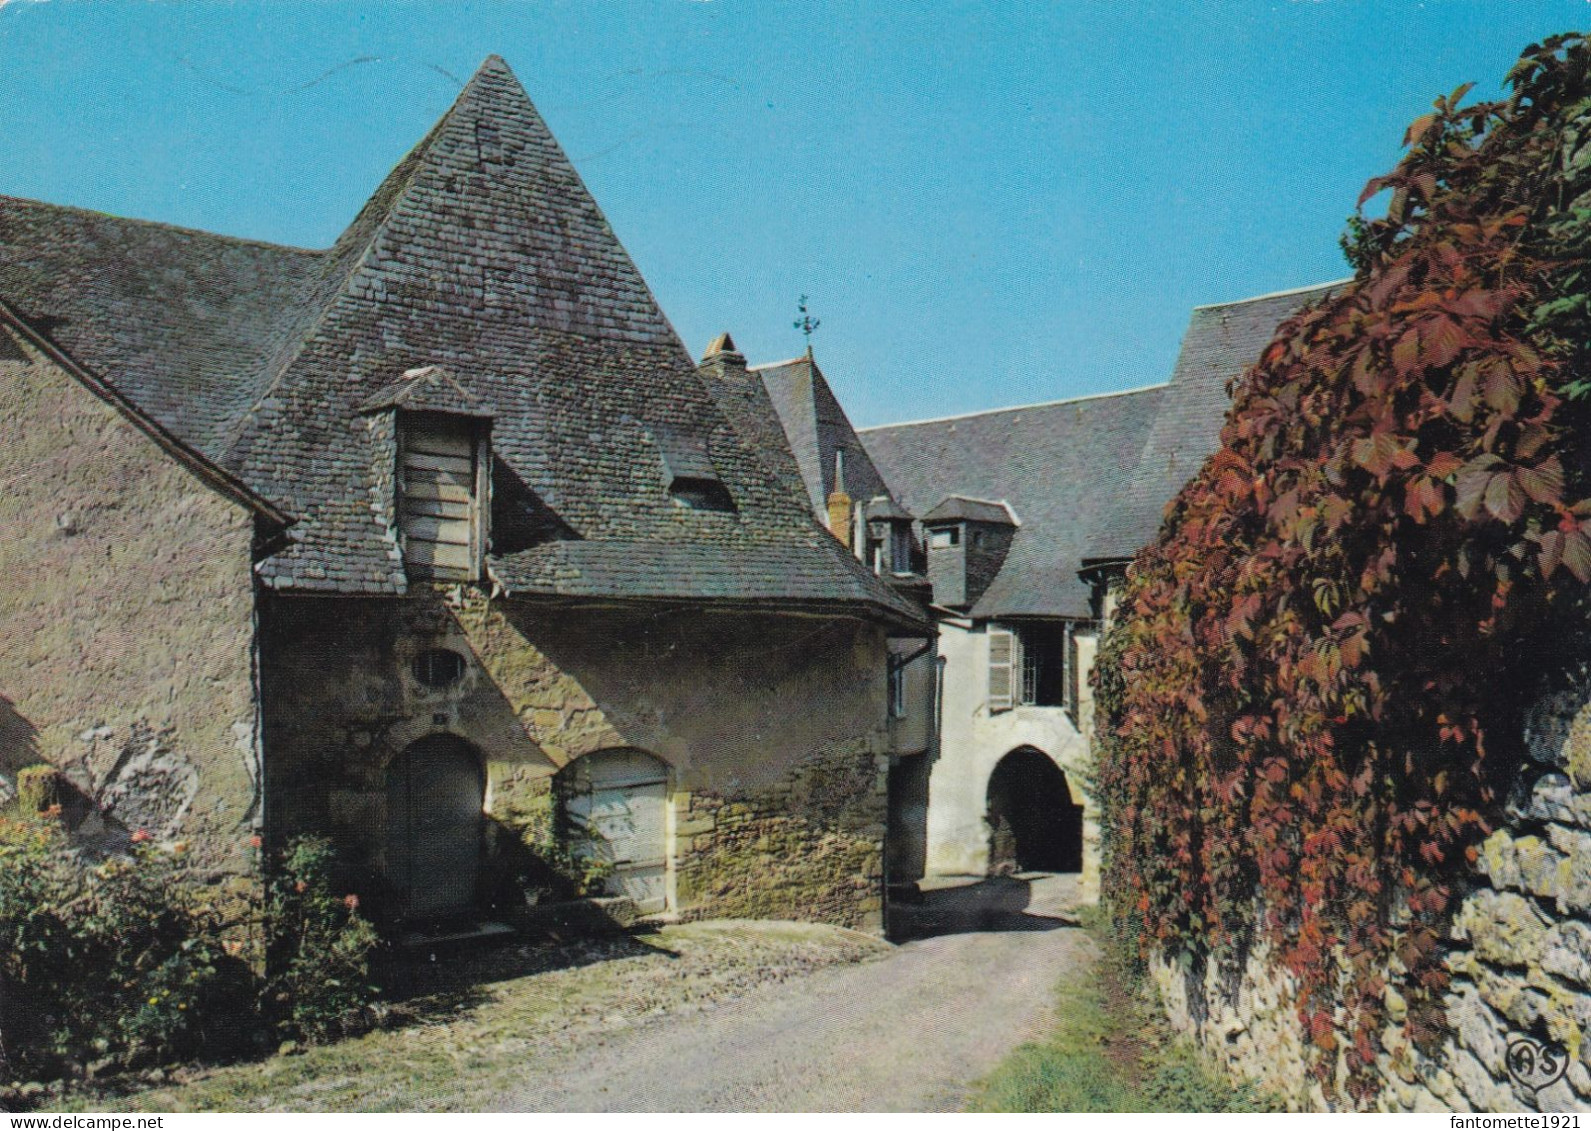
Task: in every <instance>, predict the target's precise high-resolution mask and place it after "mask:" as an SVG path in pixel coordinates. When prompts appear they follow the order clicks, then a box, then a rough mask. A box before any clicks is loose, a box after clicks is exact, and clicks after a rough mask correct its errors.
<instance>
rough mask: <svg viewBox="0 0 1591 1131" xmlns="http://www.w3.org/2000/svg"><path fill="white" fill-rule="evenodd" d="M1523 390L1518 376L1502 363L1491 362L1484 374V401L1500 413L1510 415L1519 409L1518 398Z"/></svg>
mask: <svg viewBox="0 0 1591 1131" xmlns="http://www.w3.org/2000/svg"><path fill="white" fill-rule="evenodd" d="M1523 392H1524V389H1523V387H1522V385H1521V383H1520V380H1519V376H1518V374H1516V373H1515V372H1514V371H1513V369H1512V368H1511V367H1509V366H1507V365H1504V364H1502V363H1496V364H1493V365H1492V366H1491V367H1490V368H1489V370H1488V372H1487V374H1486V385H1485V398H1486V403H1487V404H1488V405H1489V406H1490V407H1492V408H1494V409H1496V410H1497V411H1498V412H1500V413H1504V414H1505V415H1508V416H1512V415H1513V414H1514V413H1515V412H1517V411H1518V410H1519V398H1520V395H1521V394H1522V393H1523Z"/></svg>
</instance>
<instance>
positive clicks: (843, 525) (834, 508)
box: [829, 448, 851, 550]
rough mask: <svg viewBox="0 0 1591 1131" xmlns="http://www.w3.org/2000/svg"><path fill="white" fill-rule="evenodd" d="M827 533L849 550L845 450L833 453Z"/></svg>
mask: <svg viewBox="0 0 1591 1131" xmlns="http://www.w3.org/2000/svg"><path fill="white" fill-rule="evenodd" d="M829 533H831V534H833V535H834V536H835V537H836V538H838V539H839V540H840V544H841V545H842V546H844V547H845V548H846V549H847V550H848V549H850V548H851V496H849V495H847V494H846V493H845V449H844V448H836V449H835V451H834V490H833V491H831V492H829Z"/></svg>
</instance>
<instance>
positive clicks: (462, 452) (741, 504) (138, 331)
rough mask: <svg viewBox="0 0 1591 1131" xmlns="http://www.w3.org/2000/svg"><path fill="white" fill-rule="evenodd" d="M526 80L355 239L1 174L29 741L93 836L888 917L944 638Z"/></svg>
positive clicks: (647, 902)
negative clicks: (739, 374)
mask: <svg viewBox="0 0 1591 1131" xmlns="http://www.w3.org/2000/svg"><path fill="white" fill-rule="evenodd" d="M722 404H723V399H722V397H719V396H716V395H715V394H714V393H713V392H711V391H709V389H708V383H707V382H706V381H704V378H703V376H702V375H701V374H699V373H698V372H697V369H696V366H695V364H694V363H693V362H692V361H691V359H690V357H689V355H688V354H687V353H686V351H685V350H684V348H683V346H682V345H681V343H680V342H679V339H678V337H677V336H676V334H675V333H674V331H673V329H672V327H671V326H670V325H669V323H668V321H667V319H666V318H665V317H664V315H663V314H662V312H661V311H660V310H659V309H658V307H657V304H656V302H655V300H654V299H653V297H652V295H651V293H650V291H649V290H648V288H647V286H646V284H645V283H644V281H643V280H642V279H641V277H640V275H639V274H638V273H637V271H636V269H635V267H634V265H633V264H632V263H631V262H630V260H629V258H628V256H627V255H626V253H625V252H624V250H623V248H622V247H621V246H620V245H619V243H618V241H617V240H616V239H615V237H614V235H613V233H612V231H611V230H610V228H609V226H608V224H607V222H606V220H605V219H604V218H603V216H602V213H601V211H600V210H599V209H598V208H597V206H596V204H595V202H594V201H593V200H592V199H591V197H590V196H589V195H588V193H587V192H586V189H585V187H584V185H583V184H582V183H581V181H580V179H579V177H578V175H577V174H576V173H575V171H574V169H573V168H572V166H571V165H570V164H569V162H568V161H567V159H566V158H565V156H564V154H563V153H562V151H561V150H560V149H559V147H558V145H557V143H556V142H555V141H554V140H553V138H552V136H551V134H550V133H549V132H548V130H547V128H546V126H545V125H544V124H543V122H542V120H541V118H540V117H539V116H538V114H537V113H536V111H535V109H534V108H533V107H532V106H531V104H530V102H529V100H528V98H527V97H526V95H525V93H524V91H523V90H522V89H521V87H520V86H519V84H518V82H517V81H516V80H515V79H514V77H513V75H512V74H511V73H510V71H509V69H508V67H507V66H506V65H505V64H504V63H503V62H502V61H501V60H500V59H497V58H495V57H494V58H491V59H489V60H487V62H486V63H485V64H484V65H483V66H482V68H481V69H480V71H479V72H478V73H477V74H476V75H475V76H474V78H473V79H472V80H471V81H470V83H469V84H468V85H467V86H466V88H465V89H464V90H463V92H462V93H461V94H460V96H459V98H458V100H457V102H456V103H455V104H454V105H453V107H452V108H451V109H450V110H449V111H448V112H447V114H446V115H445V116H444V117H443V118H442V119H441V120H440V121H439V122H438V123H437V125H436V126H435V127H434V128H433V129H432V130H431V132H430V133H429V134H428V135H427V136H426V137H425V138H424V139H423V140H422V141H421V142H420V144H419V145H418V146H417V147H416V148H415V149H414V150H413V151H412V152H411V153H409V154H408V155H407V156H406V157H405V158H404V159H403V160H402V161H401V162H400V163H399V164H398V166H397V167H396V168H395V169H394V170H393V172H392V173H391V174H390V176H388V178H387V179H386V180H385V181H384V182H383V183H382V184H381V186H380V187H379V188H378V189H377V190H376V192H375V195H374V196H373V197H372V198H371V199H370V201H369V203H368V204H366V206H365V207H364V208H363V210H362V211H361V212H360V213H359V215H358V216H357V217H356V218H355V219H354V221H353V223H352V225H351V226H350V227H349V228H348V230H347V231H346V232H345V233H344V234H343V235H342V236H341V237H340V238H339V239H338V240H337V242H336V243H335V244H334V245H333V246H332V247H331V248H329V249H326V250H324V251H308V250H302V249H295V248H285V247H276V246H271V245H267V244H261V243H256V242H251V241H247V240H239V239H232V238H229V237H225V236H218V235H212V234H209V233H203V232H195V231H188V230H183V229H178V228H173V227H169V226H166V225H161V224H154V223H148V222H143V221H133V220H123V219H118V218H113V217H108V216H104V215H100V214H95V213H89V212H84V211H81V210H77V209H72V208H65V207H60V206H54V205H49V204H42V203H37V202H32V201H23V200H15V199H9V198H0V483H3V484H5V485H6V489H5V491H4V492H0V529H4V531H5V532H6V533H5V537H4V539H3V540H0V567H4V572H3V574H0V576H4V577H5V579H6V580H5V582H4V583H3V587H0V758H3V765H0V772H3V773H4V774H5V775H6V776H7V777H9V776H10V775H12V774H14V773H15V771H16V770H17V769H19V768H20V767H21V766H22V765H23V764H25V763H29V762H38V761H44V762H49V763H51V764H53V765H55V766H56V767H58V768H59V769H60V771H61V772H62V774H63V775H64V777H65V779H66V780H67V781H69V782H70V783H71V784H72V786H73V787H74V789H75V791H76V792H77V794H78V795H79V803H78V804H76V805H75V807H74V811H73V813H71V814H69V815H70V816H72V819H73V821H74V824H76V826H77V827H78V830H79V832H80V833H81V834H82V835H85V836H90V835H92V836H96V837H99V838H101V839H103V840H106V841H109V842H114V841H115V840H116V839H117V838H120V837H125V836H126V835H127V834H128V833H129V832H130V831H131V830H133V829H135V828H145V829H148V830H150V831H151V832H152V833H154V834H155V835H157V836H158V837H160V838H162V839H165V840H168V841H185V842H186V843H187V844H188V846H189V851H190V852H191V853H192V858H193V859H194V861H195V862H196V865H197V866H198V868H199V870H200V871H201V872H202V873H204V874H207V875H208V876H210V877H211V878H212V879H214V880H216V881H217V882H220V881H223V880H225V881H227V882H236V883H239V884H245V885H246V884H248V883H250V882H252V872H251V870H250V868H251V865H250V857H249V855H248V852H247V848H246V845H247V842H248V840H249V838H250V836H251V835H252V834H256V833H258V834H262V835H263V837H264V840H265V841H266V843H267V844H268V845H281V844H283V843H285V842H286V841H287V840H288V839H289V838H291V837H293V836H295V835H298V834H304V833H314V834H320V835H326V836H329V837H330V838H332V840H333V841H334V842H335V843H336V844H337V845H338V847H339V848H340V850H341V859H342V860H343V862H344V866H345V869H346V877H345V878H346V882H347V883H348V885H349V887H350V889H351V890H353V891H356V892H358V893H359V894H360V896H361V898H362V899H363V900H364V901H365V906H367V907H369V908H371V909H372V911H373V912H374V913H375V914H376V915H377V916H378V917H379V918H381V919H383V920H385V921H388V922H392V923H421V922H432V921H435V922H440V921H443V920H450V919H451V920H457V919H468V918H472V917H489V916H491V915H493V914H495V913H497V912H501V911H503V909H504V908H509V907H512V906H514V905H515V904H516V902H519V903H522V902H523V899H524V889H525V888H526V887H527V886H528V887H530V888H535V887H536V886H537V885H538V883H539V880H538V878H537V877H538V875H539V873H538V870H537V869H538V858H537V857H536V855H535V854H533V853H531V852H530V851H529V848H528V845H529V844H530V843H532V842H536V841H537V838H538V837H540V836H542V835H543V832H544V830H546V829H547V828H549V827H553V828H556V829H558V830H560V835H562V836H563V837H564V843H565V846H566V847H568V848H569V849H570V850H571V851H574V852H576V853H584V854H586V855H588V856H590V855H596V856H598V857H600V858H603V859H604V862H605V865H606V867H607V869H608V870H610V871H611V876H610V878H609V880H608V884H609V889H610V890H611V891H614V892H617V893H619V894H621V895H622V896H624V897H627V898H628V900H629V901H631V903H633V905H634V908H635V909H636V910H638V911H640V912H643V913H644V912H653V913H672V914H677V915H681V916H705V915H731V916H757V917H794V918H813V919H821V920H827V921H831V922H836V923H841V924H845V925H849V926H853V927H859V928H863V929H869V930H879V929H881V928H882V921H883V899H884V864H883V854H884V842H885V826H886V791H887V787H888V778H889V768H888V767H889V760H890V753H891V750H892V740H891V723H890V718H889V685H890V677H889V671H890V665H889V655H890V653H891V651H892V650H899V649H900V648H903V647H907V646H908V645H907V644H906V643H903V642H905V641H909V640H916V641H918V642H919V644H920V641H921V640H922V639H923V638H924V637H925V636H926V634H927V633H928V631H929V626H928V624H927V622H926V618H925V617H924V616H923V615H922V612H921V608H920V606H919V605H917V604H915V603H914V602H912V601H910V600H908V599H906V598H904V597H903V596H902V595H901V594H900V593H899V592H897V591H896V590H895V589H894V588H892V587H891V586H889V585H887V584H885V583H883V582H882V581H881V580H880V579H879V577H878V576H876V575H875V573H874V572H873V571H872V570H870V569H868V568H865V567H864V566H863V565H862V563H860V562H859V561H857V559H856V558H855V556H854V555H852V554H849V553H847V552H845V548H844V547H843V546H841V545H840V544H839V543H838V542H837V541H836V539H835V538H834V537H833V536H832V535H831V534H830V533H829V532H828V531H827V530H825V529H824V528H823V527H822V526H820V525H819V524H818V523H816V522H814V521H813V516H812V514H811V512H810V510H809V509H808V507H807V506H806V505H805V504H804V502H803V500H802V499H801V498H799V497H797V496H796V495H795V494H794V493H793V492H792V490H791V489H790V487H789V484H787V483H786V482H785V481H784V480H783V479H782V478H781V475H780V474H779V473H777V472H775V471H770V469H769V468H768V466H767V464H766V462H765V453H762V452H760V451H758V450H756V449H755V447H754V445H753V444H751V443H748V441H747V439H746V438H745V422H744V421H743V420H738V421H737V420H732V419H731V418H730V414H728V413H726V411H725V410H724V408H723V407H722Z"/></svg>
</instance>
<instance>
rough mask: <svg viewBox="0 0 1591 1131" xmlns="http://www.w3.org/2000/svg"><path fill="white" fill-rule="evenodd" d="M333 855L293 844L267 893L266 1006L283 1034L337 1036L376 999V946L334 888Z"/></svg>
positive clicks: (309, 844) (319, 846)
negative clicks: (373, 981) (372, 977)
mask: <svg viewBox="0 0 1591 1131" xmlns="http://www.w3.org/2000/svg"><path fill="white" fill-rule="evenodd" d="M333 862H334V854H333V851H332V847H331V844H330V843H329V842H328V841H326V840H324V839H321V838H318V837H302V838H299V839H297V840H294V841H292V842H291V843H290V844H289V845H288V846H287V850H286V851H285V852H284V853H283V855H282V858H281V861H280V862H279V864H278V866H277V868H276V870H275V874H274V875H273V876H272V877H271V878H270V880H269V883H268V886H267V889H266V900H265V904H266V906H265V925H266V951H265V953H266V968H267V971H268V975H267V980H266V985H265V1001H266V1006H267V1012H268V1014H269V1016H270V1017H271V1018H272V1019H273V1020H274V1021H275V1022H276V1024H277V1025H278V1026H279V1028H280V1029H281V1030H282V1031H283V1033H284V1035H295V1036H299V1037H303V1038H306V1039H308V1040H324V1039H326V1038H328V1037H333V1036H337V1035H339V1034H341V1033H343V1032H345V1031H347V1030H349V1029H351V1028H354V1027H356V1026H357V1025H359V1024H360V1022H361V1019H362V1016H363V1013H364V1010H365V1007H366V1006H367V1005H368V1004H369V1002H370V1000H371V998H372V997H373V996H374V994H375V988H374V987H373V986H372V985H371V984H370V955H371V952H372V951H373V950H374V949H375V946H376V943H377V942H378V941H379V940H378V937H377V935H376V931H375V928H374V927H372V926H371V925H370V923H369V922H367V921H366V920H365V919H364V917H363V916H361V915H360V914H359V899H358V897H357V896H354V895H344V894H339V893H338V892H337V890H336V888H335V887H334V886H333V884H332V865H333Z"/></svg>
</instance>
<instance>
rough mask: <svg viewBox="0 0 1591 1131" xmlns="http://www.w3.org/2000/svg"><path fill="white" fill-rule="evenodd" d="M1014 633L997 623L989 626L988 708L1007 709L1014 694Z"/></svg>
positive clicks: (994, 709) (1015, 643)
mask: <svg viewBox="0 0 1591 1131" xmlns="http://www.w3.org/2000/svg"><path fill="white" fill-rule="evenodd" d="M1016 652H1017V642H1016V634H1015V633H1013V632H1012V631H1011V630H1010V629H1008V628H1001V627H1000V626H999V625H994V624H991V625H990V626H989V710H991V711H1008V710H1010V709H1011V705H1012V703H1013V702H1014V701H1015V699H1016V696H1015V694H1014V689H1013V681H1014V679H1015V677H1016V672H1017V670H1018V664H1017V655H1016Z"/></svg>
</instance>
